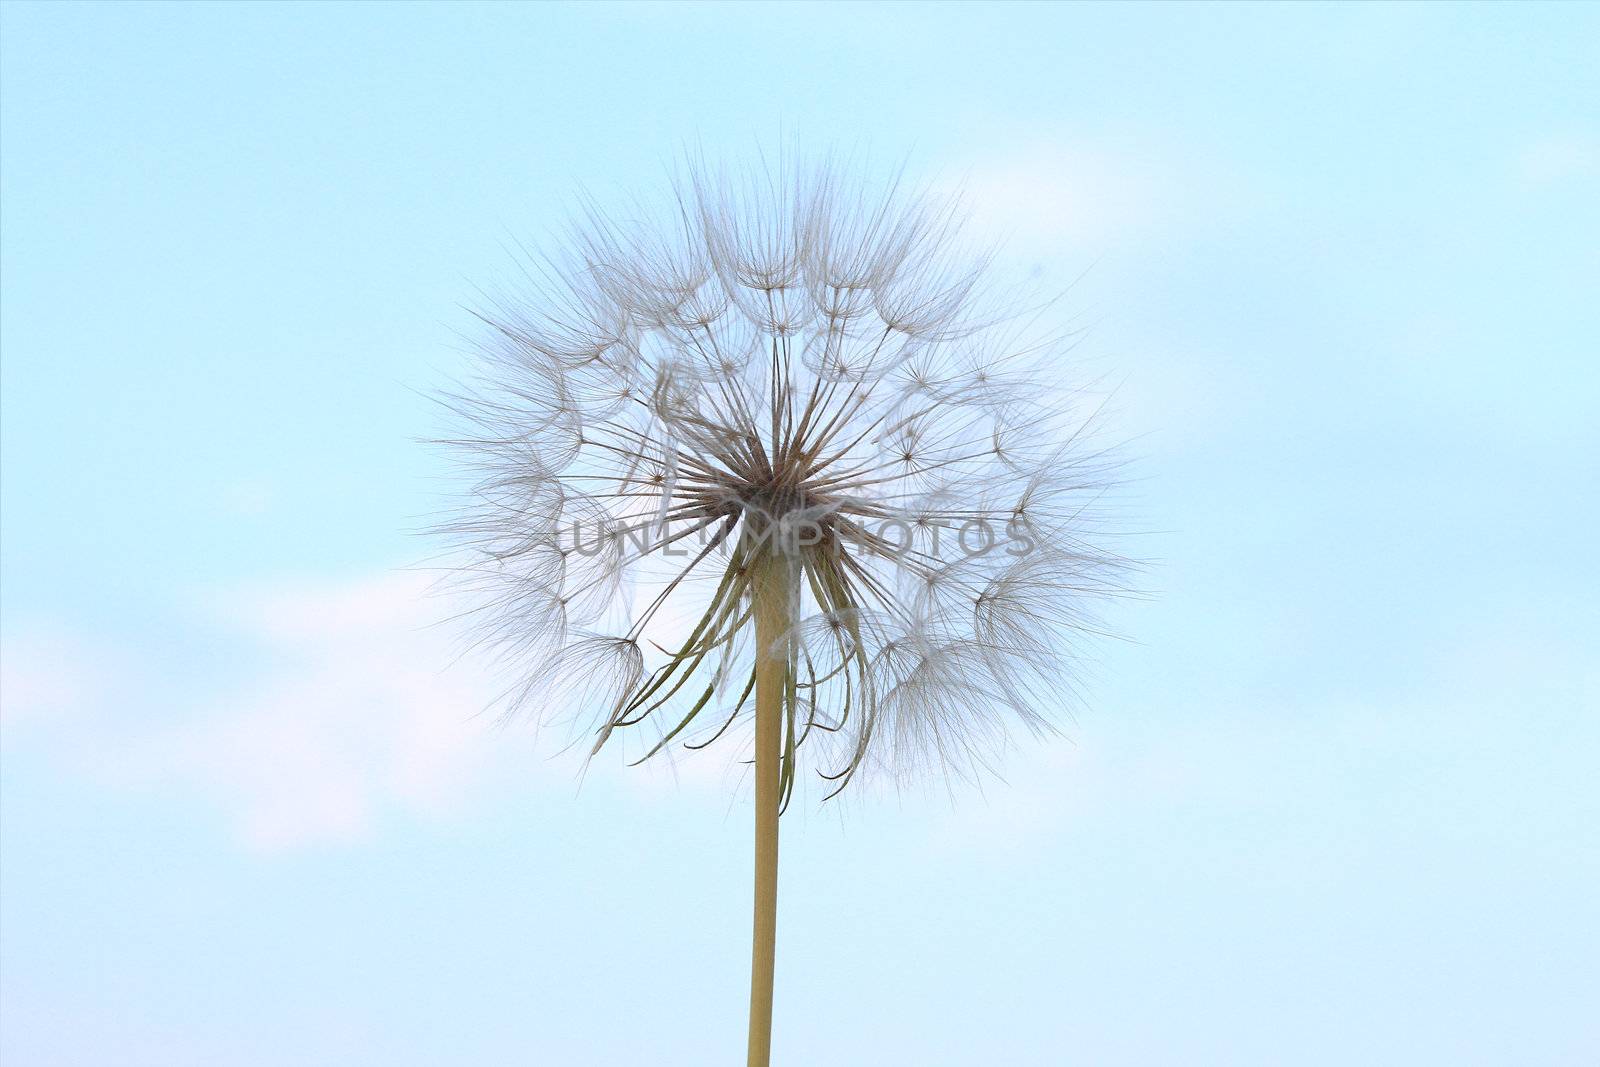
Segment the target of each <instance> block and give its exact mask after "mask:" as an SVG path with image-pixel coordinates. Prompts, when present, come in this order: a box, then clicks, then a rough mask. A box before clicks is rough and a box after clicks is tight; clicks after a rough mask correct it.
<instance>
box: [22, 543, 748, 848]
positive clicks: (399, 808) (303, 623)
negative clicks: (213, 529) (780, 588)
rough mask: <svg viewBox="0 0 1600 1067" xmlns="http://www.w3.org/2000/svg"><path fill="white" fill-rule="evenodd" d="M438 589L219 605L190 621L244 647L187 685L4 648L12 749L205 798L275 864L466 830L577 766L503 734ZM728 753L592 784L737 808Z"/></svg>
mask: <svg viewBox="0 0 1600 1067" xmlns="http://www.w3.org/2000/svg"><path fill="white" fill-rule="evenodd" d="M430 581H431V579H429V578H427V577H426V576H422V575H418V574H415V573H408V572H401V571H395V572H388V573H382V574H378V575H375V576H367V577H361V578H354V579H348V580H343V581H322V582H316V581H311V582H293V583H290V582H277V583H271V584H266V583H258V584H256V585H252V586H248V587H241V588H233V589H229V590H223V591H217V592H214V593H212V594H211V595H209V596H207V597H205V598H204V599H203V601H202V602H201V603H200V604H199V605H198V610H199V613H200V614H202V615H203V616H206V617H208V618H209V621H210V625H209V626H208V627H204V628H203V629H202V633H203V636H204V638H205V641H204V642H203V643H204V644H206V645H207V647H208V648H209V647H210V645H211V643H212V642H220V643H221V644H223V645H228V644H229V643H230V639H237V642H238V648H237V649H236V650H235V651H234V652H233V653H232V654H231V655H230V656H228V657H227V658H226V659H222V658H219V656H218V653H217V652H215V651H210V652H207V653H191V652H189V651H185V652H184V654H183V655H184V658H185V660H186V661H187V662H189V663H190V664H193V665H198V666H199V667H200V669H197V670H194V671H187V670H184V669H182V668H180V669H178V670H176V671H161V670H158V669H154V668H152V667H149V666H146V667H143V668H141V667H140V666H139V664H140V663H141V662H142V661H143V657H139V656H136V655H133V654H131V650H122V652H123V654H120V655H118V656H117V657H116V658H115V661H116V663H117V664H118V667H117V669H116V670H115V671H112V670H111V669H110V667H109V663H110V662H111V659H110V658H109V657H107V656H106V655H105V654H104V653H103V652H101V653H95V654H91V652H90V650H88V649H87V648H86V647H85V646H83V645H82V644H81V643H78V642H74V641H71V640H68V639H67V638H65V637H63V636H59V635H54V636H52V635H47V634H44V633H38V634H32V635H28V634H25V635H23V636H22V637H21V638H17V639H14V638H13V637H12V635H10V634H8V635H7V639H6V645H5V650H4V655H3V658H0V662H3V663H4V666H5V678H4V694H5V709H6V711H5V715H6V722H7V743H8V747H9V748H10V750H11V751H12V753H14V754H15V755H17V756H19V757H22V758H29V757H31V756H32V755H35V754H41V753H42V754H46V755H47V756H48V757H49V758H51V759H53V760H54V761H55V762H57V763H58V764H62V765H65V766H67V767H68V768H70V769H72V770H75V771H77V772H80V773H86V774H87V775H89V776H91V777H92V778H93V779H96V780H99V781H100V782H102V783H103V784H106V785H109V786H111V787H113V788H129V789H139V790H141V791H150V790H156V791H168V792H175V793H178V794H180V795H182V794H188V795H193V796H196V797H198V798H200V799H201V800H202V801H203V802H204V803H205V804H207V805H210V806H212V807H214V808H215V809H216V810H218V811H219V812H221V813H222V815H223V816H224V818H225V819H226V820H227V822H228V824H229V825H230V826H231V827H232V828H233V829H234V831H236V832H237V834H238V835H239V836H240V838H241V839H242V840H243V841H244V842H245V843H246V844H247V845H248V846H250V847H252V848H256V849H262V850H268V851H271V850H279V849H286V848H294V847H299V846H307V845H317V844H329V843H338V842H346V841H352V840H358V839H361V838H364V837H366V836H368V835H370V834H372V833H374V832H376V831H378V830H379V829H380V828H381V826H382V824H383V823H384V821H385V820H387V819H397V818H398V819H402V820H406V819H409V820H424V821H433V820H441V819H449V818H453V817H458V816H463V815H466V814H469V813H470V812H472V811H474V810H476V809H477V808H478V807H480V806H481V805H482V804H485V803H488V802H490V800H491V798H492V797H493V796H495V795H497V794H498V793H500V792H503V791H505V790H508V789H513V788H521V789H526V788H528V787H530V785H531V786H533V787H540V786H543V787H550V788H555V789H557V790H561V791H570V790H573V789H575V788H577V781H578V778H579V771H580V769H581V753H577V752H569V753H566V754H565V755H564V756H559V757H556V758H552V756H553V754H552V752H551V749H552V747H553V746H552V745H549V744H545V745H539V744H536V743H535V735H536V731H535V730H534V729H531V728H530V729H523V728H518V727H512V728H509V729H497V728H496V723H495V719H494V718H493V712H492V711H490V710H488V709H490V706H491V705H492V704H493V702H494V698H495V696H496V694H497V692H498V690H497V687H496V673H495V672H494V671H493V670H492V668H491V665H489V664H487V663H485V662H483V661H482V659H481V658H477V657H471V656H466V657H459V659H458V656H459V648H458V646H459V644H460V642H459V637H460V631H459V630H452V629H450V628H449V627H448V626H445V625H440V624H439V620H441V619H443V618H445V617H447V616H448V615H449V614H450V613H451V611H452V610H453V609H454V608H456V607H458V605H452V604H451V603H450V602H449V601H448V600H444V599H441V598H439V597H434V596H429V595H428V587H429V584H430ZM207 666H220V667H221V671H220V675H219V676H215V677H212V678H211V679H210V680H207V675H208V673H209V671H208V670H207V669H205V668H206V667H207ZM108 674H109V675H110V676H111V677H112V678H114V680H115V683H116V684H114V685H110V684H104V681H105V678H106V676H107V675H108ZM14 727H15V728H14ZM729 740H732V739H731V738H730V739H729ZM721 747H722V749H723V750H722V751H721V752H706V753H702V754H694V753H689V754H675V755H674V757H673V759H672V760H671V761H667V760H661V759H657V760H652V761H651V762H650V763H649V764H647V765H645V766H643V767H638V768H625V767H624V766H623V761H622V760H621V759H620V758H618V756H617V754H616V753H608V754H607V755H606V756H604V757H603V758H601V759H599V760H596V761H595V765H594V767H593V768H591V769H590V771H589V773H588V776H587V777H588V779H589V780H590V781H591V782H592V781H594V779H595V778H596V777H597V776H600V777H604V778H606V779H612V778H613V777H615V776H623V777H625V780H626V784H627V787H628V788H630V789H632V790H635V791H638V792H643V793H644V794H646V795H659V794H661V793H663V792H665V791H675V790H682V789H685V788H687V789H689V790H691V791H696V792H700V791H703V792H705V793H707V794H710V795H716V796H723V795H731V794H729V793H728V791H729V790H731V789H734V788H736V787H737V785H738V784H739V782H740V780H741V776H740V774H739V773H738V767H737V763H736V761H735V760H733V759H732V758H731V753H730V752H729V750H728V749H727V747H725V746H721ZM734 747H737V743H736V744H735V746H734ZM632 755H635V756H636V755H638V752H637V751H635V752H634V753H632Z"/></svg>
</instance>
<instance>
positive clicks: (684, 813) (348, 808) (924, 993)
mask: <svg viewBox="0 0 1600 1067" xmlns="http://www.w3.org/2000/svg"><path fill="white" fill-rule="evenodd" d="M1597 10H1600V9H1597V8H1596V7H1595V6H1593V5H1580V4H1568V5H1537V4H1527V5H1497V6H1488V5H1483V6H1452V5H1444V4H1439V5H1414V6H1382V5H1362V6H1347V7H1333V6H1318V5H1297V6H1293V7H1273V6H1229V7H1211V6H1199V5H1191V6H1182V7H1180V6H1165V5H1162V6H1116V7H1112V6H1094V5H1073V6H1046V5H1022V6H1004V5H990V6H982V7H979V6H961V5H943V6H913V5H894V6H872V7H856V6H821V5H818V6H785V5H763V6H759V7H756V6H752V7H733V6H717V7H710V6H674V5H652V6H647V7H605V6H598V5H596V6H582V7H576V6H574V7H557V6H535V5H528V6H520V7H510V6H472V5H457V6H448V7H446V6H430V5H423V4H413V5H405V6H394V7H387V8H380V7H377V6H375V5H372V6H369V5H353V6H341V5H331V4H330V5H297V6H275V5H250V6H245V5H211V6H198V5H197V6H185V7H165V6H162V7H156V6H144V5H139V4H118V5H94V6H91V5H61V4H52V5H43V4H21V3H10V4H7V5H5V6H4V8H3V9H0V36H3V40H0V48H3V55H0V60H3V64H0V78H3V86H0V88H3V94H0V112H3V124H4V125H3V139H4V143H3V153H0V179H3V195H4V212H3V214H4V217H3V248H0V268H3V280H4V306H3V311H4V314H3V326H0V345H3V353H4V359H3V416H4V418H3V427H0V435H3V436H0V445H3V513H0V523H3V531H0V532H3V540H4V557H3V588H4V597H3V605H0V623H3V639H4V647H3V657H0V660H3V666H4V681H3V687H0V692H3V698H4V709H5V719H4V726H3V732H0V739H3V776H0V800H3V805H0V832H3V848H4V856H3V864H0V919H3V958H0V1058H3V1059H4V1060H5V1062H6V1063H7V1064H8V1065H16V1067H24V1065H54V1064H63V1065H64V1064H73V1065H84V1064H107V1065H116V1067H134V1065H142V1064H149V1065H157V1064H159V1065H162V1067H182V1065H188V1064H216V1063H228V1064H237V1065H268V1064H271V1065H280V1064H281V1065H290V1064H293V1065H310V1064H324V1063H326V1064H332V1063H339V1064H374V1065H376V1064H382V1065H386V1067H389V1065H392V1067H412V1065H416V1067H421V1065H436V1064H437V1065H444V1064H452V1065H454V1064H461V1063H485V1064H502V1063H550V1064H588V1063H594V1064H601V1063H608V1064H609V1063H624V1062H636V1063H652V1064H704V1063H721V1062H732V1061H733V1059H734V1058H735V1057H736V1055H737V1052H738V1049H739V1048H741V1047H742V1040H743V1037H742V1035H743V1027H744V997H745V986H744V983H745V980H746V977H747V966H748V958H747V951H748V946H747V940H746V939H747V937H748V894H749V889H748V887H747V872H748V866H749V851H748V850H749V841H748V838H749V834H748V832H747V829H748V828H747V823H748V814H749V812H748V803H749V800H748V797H747V796H746V795H745V794H744V793H741V792H739V791H738V789H737V785H738V782H737V780H736V779H734V778H730V777H729V776H728V775H727V774H726V773H724V772H723V771H721V770H719V769H717V768H708V767H703V766H689V765H686V766H683V767H681V768H679V769H678V772H677V774H676V776H674V774H672V773H670V772H667V771H663V770H656V771H653V772H652V771H643V770H641V771H627V770H625V769H624V768H621V767H617V766H612V765H602V766H599V767H597V768H595V769H593V770H591V772H590V774H589V776H588V779H587V781H586V782H585V783H584V785H583V788H582V789H581V791H580V790H579V789H578V788H577V785H576V782H575V778H574V772H573V768H572V766H571V765H570V764H569V763H565V762H563V761H562V760H560V759H553V758H551V751H550V746H548V745H547V744H544V743H542V742H541V741H540V740H539V739H538V738H536V737H535V736H534V735H533V734H532V732H531V731H526V730H522V731H518V730H512V731H507V732H492V731H489V730H487V729H486V728H485V727H484V725H483V723H482V721H481V720H474V719H473V718H472V717H471V716H472V712H473V711H474V710H475V709H476V708H477V707H479V706H480V705H481V704H482V702H483V701H484V699H485V697H486V695H487V694H486V690H487V684H486V682H485V680H484V679H483V677H482V676H481V674H480V673H478V672H474V671H473V670H471V669H470V665H469V666H468V667H467V669H463V668H462V667H455V668H447V667H446V661H447V658H448V657H447V655H446V651H447V650H446V649H445V648H444V646H443V644H442V642H441V639H440V637H439V635H438V634H437V633H436V632H434V631H432V630H429V629H427V628H425V627H424V625H423V624H424V623H426V622H427V621H428V619H429V618H430V617H431V615H430V612H432V611H433V610H434V607H433V606H432V605H430V604H428V603H425V602H419V600H418V597H417V592H418V582H417V579H416V576H415V575H414V574H412V573H410V572H408V571H406V570H404V569H402V568H404V567H405V565H407V564H408V563H411V562H413V561H415V560H416V559H417V558H418V557H419V556H421V555H422V554H423V552H424V551H425V548H424V546H423V545H421V544H420V543H419V542H418V540H417V539H416V538H415V537H414V536H412V535H411V534H410V533H409V532H408V531H410V530H412V529H414V528H416V527H417V526H418V525H419V524H420V523H421V522H422V521H424V518H425V516H426V515H427V514H428V513H429V511H430V510H431V509H432V508H434V507H435V506H436V504H437V502H438V493H439V490H440V488H441V481H440V479H441V476H442V475H443V473H444V467H443V464H442V462H441V460H440V458H439V457H438V456H436V455H434V454H432V453H430V452H429V451H428V450H427V449H425V448H423V447H420V446H418V445H417V444H415V443H414V438H416V437H418V436H422V435H425V434H427V433H428V432H429V431H430V430H432V429H434V428H435V426H436V423H435V417H434V415H433V413H432V410H431V408H430V406H429V404H428V402H427V401H426V400H425V399H423V398H422V394H425V393H426V392H427V391H428V390H429V389H430V388H432V387H434V386H437V385H439V384H441V383H442V382H445V381H447V380H448V379H449V378H450V377H451V375H452V374H454V373H455V372H456V371H457V370H458V369H459V367H460V365H461V357H460V356H459V354H458V352H457V348H456V345H457V342H456V340H455V332H456V331H458V330H462V329H467V328H469V325H470V324H469V320H468V318H467V316H466V315H465V313H464V312H463V311H462V310H461V306H462V305H463V304H468V303H471V301H472V300H473V299H474V294H475V288H474V287H475V285H477V284H480V283H492V282H495V281H498V280H500V279H502V278H504V277H506V275H507V273H508V267H509V258H508V256H507V253H506V247H507V246H508V245H509V244H510V243H511V242H513V241H515V240H529V241H533V242H537V241H538V240H539V239H540V237H541V236H542V235H546V234H548V233H550V232H551V230H552V229H553V228H555V227H558V226H559V225H560V224H561V222H562V220H563V218H564V216H565V213H566V211H567V210H568V209H569V208H570V206H571V205H572V203H573V198H574V194H575V193H576V192H577V191H578V190H580V189H587V190H589V191H591V192H593V193H594V194H595V195H596V196H597V197H599V198H601V199H602V200H604V199H606V198H608V197H614V196H617V195H621V194H623V193H625V192H626V191H627V190H629V189H631V188H639V187H643V188H650V187H652V186H653V185H655V184H656V183H658V182H659V181H660V178H661V175H662V174H663V172H664V168H665V166H666V165H667V163H668V162H669V161H670V160H671V159H672V158H673V157H674V156H675V155H676V154H677V153H678V152H679V151H680V150H681V149H682V147H683V146H684V145H685V144H688V143H694V144H699V145H702V146H703V147H704V148H705V149H706V150H707V152H708V153H709V154H714V155H730V156H734V157H739V156H741V155H745V154H748V153H749V152H750V150H751V148H752V146H754V145H755V144H757V143H760V142H766V143H771V142H772V141H773V140H775V139H776V138H778V137H780V136H781V137H785V138H789V139H791V140H792V141H793V142H795V143H799V144H802V145H818V146H829V145H834V144H842V145H846V146H857V145H865V146H869V147H870V148H871V149H872V150H873V151H874V152H875V153H877V154H879V155H880V156H881V157H883V158H886V159H893V158H898V157H899V156H901V155H903V154H906V153H909V155H910V158H911V160H912V166H913V168H914V169H915V170H916V171H917V172H918V173H921V174H925V175H931V176H937V178H938V180H940V181H946V182H948V183H950V184H951V185H955V184H958V183H959V184H964V186H965V188H966V190H967V193H968V196H969V198H970V203H971V205H972V207H973V210H974V214H975V218H974V226H975V227H977V230H978V232H979V233H981V234H983V235H985V236H991V237H993V238H995V239H1003V240H1004V242H1005V243H1004V245H1003V249H1004V251H1003V253H1002V257H1001V258H1002V261H1003V262H1005V263H1007V264H1008V265H1010V266H1012V267H1017V268H1020V269H1023V270H1027V271H1032V272H1036V273H1037V275H1038V276H1039V277H1040V278H1041V279H1042V280H1043V281H1044V282H1045V283H1046V284H1050V283H1059V284H1060V285H1062V286H1065V285H1067V284H1068V283H1069V282H1071V281H1072V280H1073V279H1075V278H1077V277H1078V276H1079V275H1080V274H1082V273H1083V272H1085V271H1086V270H1087V272H1088V273H1087V274H1086V275H1085V276H1084V278H1083V279H1082V280H1081V281H1080V282H1078V283H1077V284H1076V285H1075V286H1074V287H1073V289H1072V291H1071V296H1070V297H1069V299H1068V301H1067V307H1068V309H1069V310H1070V311H1071V312H1073V313H1075V314H1078V315H1081V316H1082V317H1083V318H1084V319H1085V320H1089V321H1093V322H1094V323H1095V324H1096V325H1095V329H1094V331H1093V333H1092V335H1091V339H1090V341H1089V343H1088V344H1087V345H1086V346H1085V347H1083V348H1081V349H1079V351H1078V353H1076V358H1079V359H1081V360H1082V361H1083V369H1084V373H1085V374H1092V375H1100V374H1103V375H1107V376H1109V377H1110V378H1111V379H1113V380H1115V381H1117V382H1119V383H1120V386H1119V389H1118V393H1117V406H1118V408H1119V413H1118V416H1117V417H1118V419H1119V425H1121V426H1122V427H1124V428H1125V429H1126V430H1127V432H1128V434H1129V436H1130V437H1135V436H1136V437H1137V442H1136V445H1135V450H1136V452H1137V453H1138V456H1139V470H1140V473H1141V475H1142V478H1143V480H1142V482H1141V483H1140V488H1139V502H1140V511H1139V514H1138V515H1137V519H1138V521H1139V523H1140V524H1141V525H1142V526H1143V527H1144V528H1146V529H1149V530H1152V531H1155V532H1154V533H1152V534H1150V535H1149V536H1147V537H1145V538H1144V539H1143V540H1142V541H1141V546H1140V547H1141V549H1142V550H1143V551H1144V554H1146V555H1148V556H1151V557H1153V558H1155V559H1157V560H1159V564H1158V566H1156V567H1155V568H1154V570H1153V571H1152V572H1151V574H1150V578H1149V584H1150V585H1151V588H1152V591H1153V592H1154V593H1155V594H1156V596H1155V597H1154V598H1153V599H1151V600H1150V601H1148V602H1144V603H1137V604H1130V605H1127V606H1125V607H1124V608H1121V609H1119V610H1118V612H1117V616H1116V620H1115V621H1116V623H1117V625H1118V626H1119V627H1120V628H1121V629H1122V630H1123V631H1124V632H1126V633H1127V634H1129V635H1130V636H1131V637H1132V638H1134V639H1135V640H1132V641H1128V642H1117V643H1109V644H1107V645H1105V646H1104V647H1103V648H1102V649H1101V650H1100V655H1099V657H1098V660H1097V663H1096V664H1095V666H1094V675H1095V677H1094V679H1093V682H1092V686H1091V690H1090V691H1091V694H1092V699H1091V700H1090V701H1089V702H1088V703H1087V704H1086V705H1085V706H1084V707H1082V708H1080V709H1078V710H1077V711H1076V713H1075V715H1074V720H1073V722H1072V724H1071V726H1070V729H1069V735H1070V740H1069V741H1068V742H1064V743H1058V744H1054V745H1048V746H1025V747H1023V748H1022V749H1021V750H1020V751H1018V752H1017V753H1016V755H1015V758H1014V759H1013V760H1012V761H1011V763H1010V764H1009V765H1008V768H1007V776H1006V781H1005V782H1004V783H991V784H990V785H988V786H987V787H986V788H985V789H984V790H983V792H982V793H981V794H980V793H974V792H970V791H968V792H963V793H960V794H958V795H957V796H956V797H955V798H954V799H953V800H952V799H951V798H949V797H947V796H945V795H944V794H942V793H939V792H937V791H935V792H933V793H932V794H931V795H929V796H906V797H900V798H895V797H881V798H865V799H862V800H860V801H858V802H856V803H855V804H853V805H851V806H849V807H848V809H846V810H844V811H842V812H836V811H832V810H823V811H817V810H815V809H811V810H807V811H803V812H799V813H796V814H795V815H793V816H791V817H788V818H786V820H785V833H786V838H785V845H784V849H785V851H784V860H783V862H784V869H783V885H782V892H783V898H782V903H781V907H782V912H781V920H780V956H779V977H778V1008H777V1020H776V1031H777V1036H776V1045H775V1058H776V1059H777V1061H778V1062H783V1063H819V1062H826V1063H830V1064H839V1065H842V1067H848V1065H854V1064H885V1063H905V1064H913V1063H914V1064H918V1065H925V1067H942V1065H958V1064H959V1065H966V1064H975V1063H1009V1064H1017V1065H1034V1064H1037V1065H1058V1064H1080V1063H1081V1064H1093V1065H1096V1067H1103V1065H1104V1067H1109V1065H1167V1064H1180V1063H1181V1064H1185V1065H1193V1064H1218V1065H1229V1067H1234V1065H1279V1064H1288V1063H1292V1064H1297V1065H1322V1064H1326V1065H1335V1064H1337V1065H1346V1064H1351V1063H1365V1064H1395V1065H1400V1064H1405V1065H1417V1064H1449V1065H1452V1067H1454V1065H1468V1064H1483V1065H1500V1064H1506V1065H1511V1064H1515V1065H1518V1067H1521V1065H1532V1064H1537V1065H1578V1064H1590V1063H1594V1062H1596V1060H1597V1059H1600V1024H1597V1023H1596V1021H1595V1013H1594V1012H1593V1005H1594V1004H1595V1003H1596V1002H1597V1001H1600V965H1597V963H1596V961H1597V960H1600V906H1597V905H1596V904H1595V903H1594V899H1593V898H1594V894H1593V887H1594V885H1595V884H1597V882H1600V843H1597V840H1596V836H1597V835H1596V830H1595V827H1596V826H1597V825H1600V785H1597V784H1596V781H1597V779H1596V776H1595V774H1594V770H1593V765H1594V755H1595V753H1596V751H1597V750H1600V726H1597V714H1596V713H1597V711H1600V686H1597V678H1600V656H1597V653H1596V649H1600V618H1597V609H1596V606H1595V605H1596V603H1597V597H1596V592H1597V589H1596V586H1597V584H1600V583H1597V582H1596V578H1597V575H1596V568H1595V565H1594V560H1593V546H1592V540H1593V532H1592V531H1593V528H1594V527H1595V524H1596V520H1597V519H1600V507H1597V504H1596V496H1597V494H1596V489H1597V488H1600V487H1597V484H1596V482H1597V479H1596V464H1595V457H1596V456H1597V455H1600V432H1597V431H1596V429H1595V426H1596V425H1597V422H1600V420H1596V419H1595V417H1594V411H1595V408H1596V405H1597V401H1600V372H1597V370H1596V345H1595V340H1594V339H1595V337H1596V336H1597V335H1600V311H1597V308H1600V301H1596V300H1595V299H1594V293H1595V292H1596V291H1597V290H1600V119H1597V116H1600V76H1597V74H1596V73H1595V72H1596V71H1597V70H1600V54H1597V53H1600V45H1597V41H1600V17H1597Z"/></svg>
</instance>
